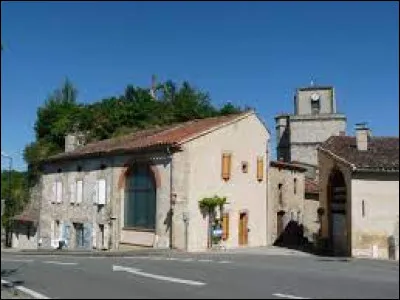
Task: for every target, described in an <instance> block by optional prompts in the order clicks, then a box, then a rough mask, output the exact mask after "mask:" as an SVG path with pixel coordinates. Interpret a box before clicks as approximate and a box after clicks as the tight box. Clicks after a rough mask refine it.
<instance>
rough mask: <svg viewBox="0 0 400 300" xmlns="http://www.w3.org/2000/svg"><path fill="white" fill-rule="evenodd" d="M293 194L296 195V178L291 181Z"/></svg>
mask: <svg viewBox="0 0 400 300" xmlns="http://www.w3.org/2000/svg"><path fill="white" fill-rule="evenodd" d="M293 192H294V194H296V193H297V178H294V179H293Z"/></svg>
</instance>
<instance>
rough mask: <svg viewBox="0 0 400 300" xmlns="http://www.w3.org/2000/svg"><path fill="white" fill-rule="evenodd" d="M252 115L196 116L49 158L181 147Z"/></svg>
mask: <svg viewBox="0 0 400 300" xmlns="http://www.w3.org/2000/svg"><path fill="white" fill-rule="evenodd" d="M251 114H254V112H253V111H250V112H245V113H240V114H232V115H228V116H219V117H213V118H206V119H196V120H192V121H188V122H184V123H178V124H174V125H168V126H163V127H158V128H152V129H146V130H141V131H137V132H135V133H133V134H129V135H125V136H121V137H116V138H112V139H107V140H102V141H97V142H94V143H90V144H87V145H85V146H83V147H80V148H78V149H76V150H74V151H70V152H63V153H60V154H56V155H54V156H52V157H49V158H48V159H46V160H45V161H55V160H61V159H63V160H64V159H74V158H81V157H85V156H90V155H107V154H112V153H120V152H129V151H135V150H141V149H148V148H152V147H159V146H160V147H163V146H179V144H180V143H183V142H185V141H186V140H187V139H190V138H193V137H196V136H198V135H200V134H202V133H205V132H207V131H209V130H212V129H214V128H217V127H219V126H222V125H224V124H227V123H229V122H232V121H235V120H239V119H241V118H243V117H247V116H248V115H251Z"/></svg>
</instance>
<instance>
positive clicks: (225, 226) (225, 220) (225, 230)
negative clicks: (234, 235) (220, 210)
mask: <svg viewBox="0 0 400 300" xmlns="http://www.w3.org/2000/svg"><path fill="white" fill-rule="evenodd" d="M222 239H223V240H224V241H226V240H227V239H229V213H224V214H223V215H222Z"/></svg>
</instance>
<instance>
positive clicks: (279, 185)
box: [278, 183, 283, 204]
mask: <svg viewBox="0 0 400 300" xmlns="http://www.w3.org/2000/svg"><path fill="white" fill-rule="evenodd" d="M282 186H283V185H282V183H279V184H278V191H279V196H278V197H279V204H282V203H283V194H282Z"/></svg>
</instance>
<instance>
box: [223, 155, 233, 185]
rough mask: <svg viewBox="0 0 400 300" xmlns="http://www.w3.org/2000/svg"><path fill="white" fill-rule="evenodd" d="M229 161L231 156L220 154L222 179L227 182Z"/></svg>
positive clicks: (229, 174) (229, 167)
mask: <svg viewBox="0 0 400 300" xmlns="http://www.w3.org/2000/svg"><path fill="white" fill-rule="evenodd" d="M231 160H232V155H231V154H230V153H223V154H222V179H223V180H229V178H230V177H231Z"/></svg>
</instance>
